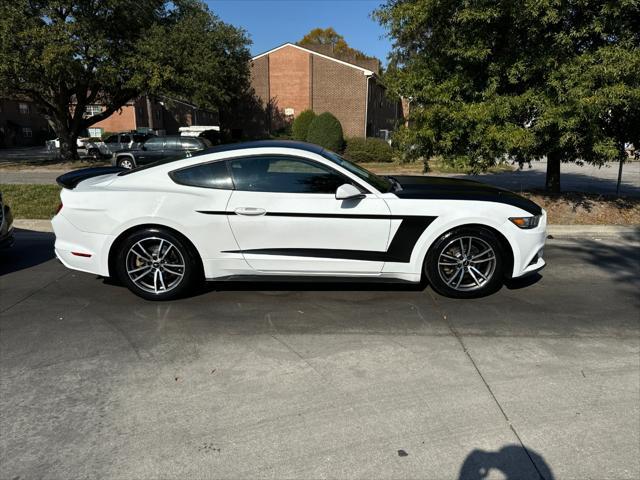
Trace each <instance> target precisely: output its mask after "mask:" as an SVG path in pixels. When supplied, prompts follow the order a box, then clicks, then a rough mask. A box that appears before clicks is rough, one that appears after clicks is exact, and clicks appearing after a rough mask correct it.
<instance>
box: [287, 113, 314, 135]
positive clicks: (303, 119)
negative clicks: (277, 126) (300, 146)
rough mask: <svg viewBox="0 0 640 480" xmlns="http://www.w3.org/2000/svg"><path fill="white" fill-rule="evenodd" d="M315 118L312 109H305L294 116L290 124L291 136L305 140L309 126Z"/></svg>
mask: <svg viewBox="0 0 640 480" xmlns="http://www.w3.org/2000/svg"><path fill="white" fill-rule="evenodd" d="M315 118H316V114H315V113H314V111H313V110H305V111H304V112H301V113H300V115H298V116H297V117H296V119H295V120H294V121H293V125H292V126H291V136H292V137H293V139H294V140H301V141H303V142H304V141H306V140H307V135H308V133H309V126H310V125H311V122H313V120H314V119H315Z"/></svg>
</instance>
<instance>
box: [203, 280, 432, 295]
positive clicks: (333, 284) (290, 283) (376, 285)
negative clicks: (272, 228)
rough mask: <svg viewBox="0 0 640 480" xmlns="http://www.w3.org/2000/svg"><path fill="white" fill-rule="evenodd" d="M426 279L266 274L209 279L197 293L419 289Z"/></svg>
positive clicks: (422, 288)
mask: <svg viewBox="0 0 640 480" xmlns="http://www.w3.org/2000/svg"><path fill="white" fill-rule="evenodd" d="M427 285H428V283H427V282H426V281H422V282H420V283H410V282H396V281H394V282H391V281H380V280H369V281H363V280H358V281H352V280H349V279H344V280H342V281H339V280H336V279H335V278H331V279H329V278H327V279H324V278H314V279H304V278H302V279H295V280H294V279H290V280H280V279H275V280H271V279H269V278H268V277H265V279H260V280H242V279H239V280H233V281H212V282H206V284H205V285H204V286H203V287H202V291H201V292H200V293H203V294H204V293H209V292H234V291H237V292H252V291H275V292H314V291H322V292H359V291H378V292H403V291H404V292H421V291H423V290H424V289H425V288H427Z"/></svg>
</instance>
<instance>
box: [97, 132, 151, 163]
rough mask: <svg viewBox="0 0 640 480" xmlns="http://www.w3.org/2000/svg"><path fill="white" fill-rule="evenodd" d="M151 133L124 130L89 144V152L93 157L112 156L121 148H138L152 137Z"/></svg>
mask: <svg viewBox="0 0 640 480" xmlns="http://www.w3.org/2000/svg"><path fill="white" fill-rule="evenodd" d="M152 136H153V134H150V133H136V132H122V133H114V134H113V135H109V136H108V137H107V138H105V139H104V140H103V141H101V142H91V143H89V144H88V145H87V153H88V154H89V156H91V157H95V158H99V157H111V156H112V155H113V154H114V153H116V152H119V151H120V150H138V149H140V147H141V146H142V144H143V143H144V142H146V141H147V140H148V139H149V138H151V137H152Z"/></svg>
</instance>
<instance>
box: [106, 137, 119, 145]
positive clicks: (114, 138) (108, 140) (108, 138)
mask: <svg viewBox="0 0 640 480" xmlns="http://www.w3.org/2000/svg"><path fill="white" fill-rule="evenodd" d="M104 143H118V135H111V136H110V137H107V138H106V139H105V141H104Z"/></svg>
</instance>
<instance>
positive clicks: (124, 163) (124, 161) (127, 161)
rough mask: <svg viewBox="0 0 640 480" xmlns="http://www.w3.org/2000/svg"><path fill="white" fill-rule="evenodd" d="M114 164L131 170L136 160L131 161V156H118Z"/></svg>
mask: <svg viewBox="0 0 640 480" xmlns="http://www.w3.org/2000/svg"><path fill="white" fill-rule="evenodd" d="M116 165H118V166H119V167H122V168H126V169H127V170H131V169H132V168H135V167H136V162H134V161H133V159H132V158H131V157H128V156H127V157H118V160H117V161H116Z"/></svg>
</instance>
